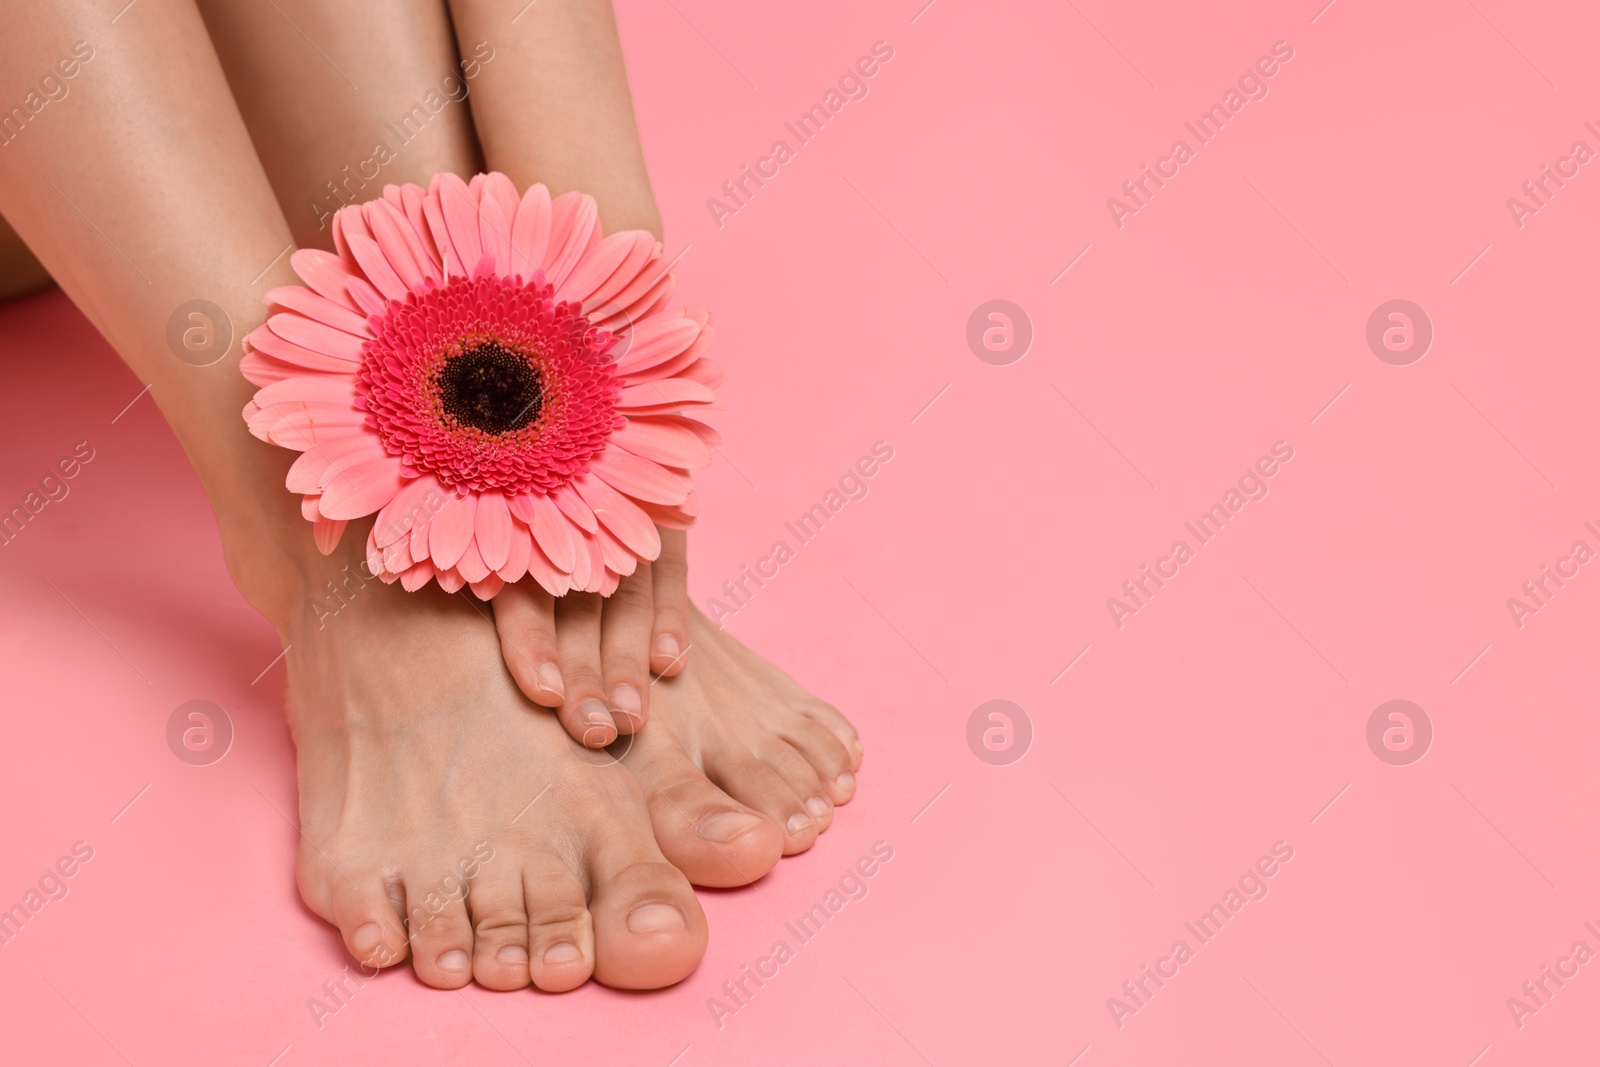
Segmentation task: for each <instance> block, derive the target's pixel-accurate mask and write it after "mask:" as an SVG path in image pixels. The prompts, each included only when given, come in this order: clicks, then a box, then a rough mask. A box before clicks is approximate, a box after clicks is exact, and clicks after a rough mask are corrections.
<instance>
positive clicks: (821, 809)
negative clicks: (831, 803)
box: [806, 797, 828, 822]
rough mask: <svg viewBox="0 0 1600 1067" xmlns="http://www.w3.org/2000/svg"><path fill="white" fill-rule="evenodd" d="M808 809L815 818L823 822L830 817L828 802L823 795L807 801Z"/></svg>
mask: <svg viewBox="0 0 1600 1067" xmlns="http://www.w3.org/2000/svg"><path fill="white" fill-rule="evenodd" d="M806 810H807V811H809V812H810V813H811V817H812V818H813V819H816V820H817V821H818V822H821V821H822V820H823V819H825V818H827V817H828V802H827V801H826V800H823V799H822V798H821V797H812V798H811V799H810V800H808V801H806Z"/></svg>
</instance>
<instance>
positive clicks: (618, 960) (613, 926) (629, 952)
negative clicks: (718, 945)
mask: <svg viewBox="0 0 1600 1067" xmlns="http://www.w3.org/2000/svg"><path fill="white" fill-rule="evenodd" d="M652 851H653V852H654V855H653V856H652V855H650V854H649V853H650V852H652ZM593 880H594V900H593V901H592V902H591V904H590V905H589V912H590V915H591V917H592V920H593V922H594V944H595V957H594V977H595V979H596V980H597V981H599V982H602V983H604V984H605V985H609V986H615V987H617V988H619V989H660V988H661V987H663V986H669V985H672V984H674V983H676V982H681V981H683V980H684V979H685V978H687V977H689V975H690V973H692V972H693V971H694V969H695V967H696V966H698V965H699V963H700V957H701V956H703V955H705V951H706V938H707V931H706V917H705V913H704V912H703V911H701V910H700V902H699V901H698V900H696V899H695V895H694V890H693V889H692V888H691V887H690V885H689V880H688V879H687V878H685V877H684V876H683V874H682V872H680V871H679V870H678V869H677V868H676V867H674V866H672V864H670V863H668V862H667V861H666V860H665V859H664V858H663V857H662V855H661V853H660V852H659V851H655V850H645V849H641V850H639V851H638V852H636V853H635V854H634V855H633V856H631V857H629V856H627V855H626V854H623V853H621V852H620V851H619V852H615V853H613V855H611V856H609V857H605V858H603V859H602V862H600V863H599V864H598V865H597V866H596V869H595V870H594V872H593Z"/></svg>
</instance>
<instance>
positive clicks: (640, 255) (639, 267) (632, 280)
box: [583, 230, 661, 315]
mask: <svg viewBox="0 0 1600 1067" xmlns="http://www.w3.org/2000/svg"><path fill="white" fill-rule="evenodd" d="M628 232H631V233H632V235H633V247H632V248H630V249H629V250H628V254H627V256H626V257H625V258H624V259H623V260H622V262H621V263H619V264H618V265H617V269H616V270H614V271H612V272H611V274H610V276H609V277H607V278H606V279H605V281H604V282H602V283H601V284H600V285H598V286H596V287H595V289H594V291H593V292H591V293H590V294H589V295H588V296H586V297H584V298H583V313H584V314H585V315H589V314H593V313H594V312H595V311H597V310H599V309H600V308H604V307H621V306H622V305H621V303H620V301H617V300H616V296H617V294H619V293H621V292H622V291H623V290H625V289H630V288H633V287H635V286H636V285H637V284H638V283H639V282H641V281H642V280H648V281H651V282H653V281H654V280H655V279H654V278H651V279H641V277H640V275H641V274H643V273H644V272H645V271H647V270H654V271H659V269H660V268H659V262H660V259H661V242H660V241H658V240H656V236H655V234H653V233H649V232H647V231H645V230H632V231H628Z"/></svg>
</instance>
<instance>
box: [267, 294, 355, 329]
mask: <svg viewBox="0 0 1600 1067" xmlns="http://www.w3.org/2000/svg"><path fill="white" fill-rule="evenodd" d="M267 301H268V303H272V304H276V305H278V306H279V307H281V308H286V309H288V310H289V311H297V312H299V313H300V314H302V315H304V316H305V317H306V318H308V319H313V320H315V321H317V322H320V323H323V324H325V325H328V326H332V327H333V328H334V329H336V330H343V331H344V332H345V333H350V334H355V335H356V336H357V337H363V338H366V337H371V336H372V330H371V329H370V328H369V327H368V326H367V317H366V316H365V315H362V314H359V313H357V312H356V311H354V310H352V309H351V308H350V307H349V306H348V304H347V303H346V302H341V301H334V300H329V299H328V298H327V297H325V296H323V295H321V294H320V293H316V292H313V291H312V290H310V289H307V288H306V287H305V286H303V285H280V286H278V287H277V288H276V289H268V290H267Z"/></svg>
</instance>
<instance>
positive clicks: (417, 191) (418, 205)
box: [384, 182, 444, 280]
mask: <svg viewBox="0 0 1600 1067" xmlns="http://www.w3.org/2000/svg"><path fill="white" fill-rule="evenodd" d="M391 188H393V186H385V187H384V195H385V196H387V195H388V192H389V190H390V189H391ZM399 191H400V206H401V208H402V209H403V210H404V211H405V214H406V221H407V222H409V223H411V231H412V232H413V233H415V234H416V235H417V241H418V243H419V244H421V246H422V251H423V253H424V254H425V255H426V256H427V260H428V262H429V264H431V265H432V267H433V271H432V274H433V275H437V276H438V277H439V278H440V279H441V280H442V279H443V278H444V257H443V256H441V255H440V254H439V246H438V245H436V244H434V242H433V231H432V230H431V229H430V228H429V226H428V213H427V211H426V210H425V209H424V208H423V206H422V205H423V204H424V203H425V202H426V201H427V199H428V190H426V189H424V188H423V187H422V186H420V185H414V184H412V183H410V182H407V183H406V184H405V185H402V186H400V190H399Z"/></svg>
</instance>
